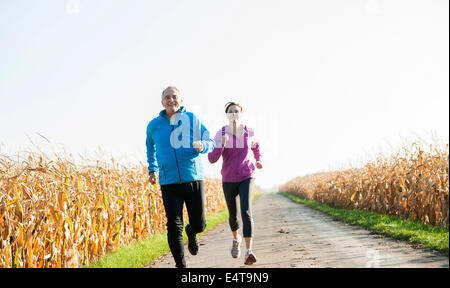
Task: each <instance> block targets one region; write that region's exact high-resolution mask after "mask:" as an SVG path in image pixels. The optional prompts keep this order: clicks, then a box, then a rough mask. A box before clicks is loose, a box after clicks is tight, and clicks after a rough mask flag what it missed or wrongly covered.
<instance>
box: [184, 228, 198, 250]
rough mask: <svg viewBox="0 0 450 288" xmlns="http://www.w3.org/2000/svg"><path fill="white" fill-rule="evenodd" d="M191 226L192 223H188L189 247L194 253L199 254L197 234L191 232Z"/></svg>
mask: <svg viewBox="0 0 450 288" xmlns="http://www.w3.org/2000/svg"><path fill="white" fill-rule="evenodd" d="M190 228H191V226H190V224H187V225H186V228H185V230H186V235H187V236H188V249H189V252H190V253H191V254H192V255H197V253H198V241H197V235H196V234H191V233H190Z"/></svg>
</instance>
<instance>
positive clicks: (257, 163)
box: [256, 160, 263, 169]
mask: <svg viewBox="0 0 450 288" xmlns="http://www.w3.org/2000/svg"><path fill="white" fill-rule="evenodd" d="M256 168H258V169H262V168H263V166H262V163H261V160H260V161H256Z"/></svg>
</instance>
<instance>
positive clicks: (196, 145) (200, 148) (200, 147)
mask: <svg viewBox="0 0 450 288" xmlns="http://www.w3.org/2000/svg"><path fill="white" fill-rule="evenodd" d="M192 146H193V147H194V148H195V150H197V152H199V153H200V152H202V151H203V144H202V142H200V141H194V142H192Z"/></svg>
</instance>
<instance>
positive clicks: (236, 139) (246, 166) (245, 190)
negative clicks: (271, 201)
mask: <svg viewBox="0 0 450 288" xmlns="http://www.w3.org/2000/svg"><path fill="white" fill-rule="evenodd" d="M225 113H226V115H227V119H228V121H229V125H226V126H224V127H222V129H220V130H219V131H218V132H217V134H216V136H215V138H214V141H215V142H216V146H215V148H214V150H213V151H212V152H211V153H209V154H208V159H209V161H210V162H211V163H215V162H216V161H217V160H219V158H220V156H222V160H223V163H222V187H223V192H224V194H225V199H226V202H227V207H228V212H229V214H230V217H229V223H230V228H231V231H232V234H233V245H232V248H231V256H232V257H233V258H238V257H239V256H240V253H241V249H240V245H241V241H242V237H241V236H240V235H239V233H238V229H239V223H238V220H237V198H236V197H237V196H238V195H239V199H240V207H241V218H242V222H243V235H244V239H245V244H246V247H247V251H246V253H245V264H247V265H250V264H253V263H255V262H256V256H255V254H254V253H253V252H252V235H253V217H252V211H251V204H252V191H253V186H254V181H255V179H254V177H253V175H254V171H255V165H253V163H252V161H251V159H250V150H252V152H253V156H254V157H255V160H256V167H257V168H258V169H261V168H262V163H261V153H260V149H259V143H258V141H256V139H255V137H254V132H253V130H252V129H251V128H249V127H247V126H246V125H243V124H241V121H240V120H241V114H242V107H241V106H240V105H239V104H237V103H234V102H228V103H227V104H226V105H225Z"/></svg>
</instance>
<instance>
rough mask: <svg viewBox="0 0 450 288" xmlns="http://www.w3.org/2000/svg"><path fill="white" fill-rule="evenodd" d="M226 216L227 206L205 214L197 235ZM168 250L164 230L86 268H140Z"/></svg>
mask: <svg viewBox="0 0 450 288" xmlns="http://www.w3.org/2000/svg"><path fill="white" fill-rule="evenodd" d="M259 196H261V194H255V195H253V200H252V201H255V200H256V199H257V198H258V197H259ZM228 216H229V214H228V209H227V208H225V209H223V210H222V211H220V212H218V213H215V214H211V215H207V216H206V228H205V231H203V232H202V233H200V234H199V235H202V234H204V233H206V232H208V231H209V230H211V229H212V228H214V227H215V226H217V225H219V224H220V223H222V222H223V221H225V220H226V219H228ZM185 227H186V225H185ZM183 239H184V241H185V242H186V241H187V236H186V232H185V231H184V229H183ZM168 252H170V248H169V244H168V243H167V232H164V233H160V234H155V235H152V236H150V237H149V238H147V239H144V240H141V241H139V242H137V243H134V244H132V245H129V246H126V247H122V248H119V249H118V250H116V251H114V252H111V253H109V254H108V255H106V256H104V257H102V258H100V259H99V260H98V261H97V262H95V263H91V264H90V265H88V266H87V268H142V267H144V266H146V265H148V264H150V263H152V262H153V261H155V260H156V259H158V258H159V257H160V256H162V255H164V254H166V253H168Z"/></svg>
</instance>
